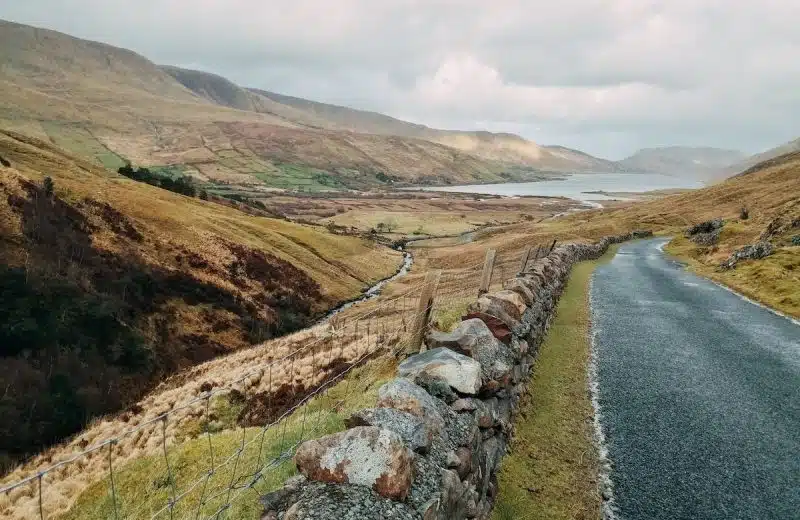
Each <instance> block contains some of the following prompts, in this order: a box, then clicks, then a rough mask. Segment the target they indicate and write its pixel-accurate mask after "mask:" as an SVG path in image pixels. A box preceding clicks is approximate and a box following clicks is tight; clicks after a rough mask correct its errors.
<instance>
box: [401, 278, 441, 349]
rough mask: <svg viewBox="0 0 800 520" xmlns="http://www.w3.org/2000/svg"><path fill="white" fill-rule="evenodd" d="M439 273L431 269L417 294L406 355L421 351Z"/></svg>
mask: <svg viewBox="0 0 800 520" xmlns="http://www.w3.org/2000/svg"><path fill="white" fill-rule="evenodd" d="M441 275H442V272H441V271H431V272H429V273H428V274H426V275H425V285H424V286H423V287H422V293H421V294H420V295H419V303H417V313H416V314H415V316H414V324H413V325H412V329H411V340H410V343H409V345H408V347H407V348H406V354H408V355H411V354H416V353H417V352H421V351H422V340H423V339H424V338H425V330H426V329H427V328H428V321H429V320H430V318H431V312H432V311H433V297H434V296H436V289H437V287H438V285H439V277H440V276H441Z"/></svg>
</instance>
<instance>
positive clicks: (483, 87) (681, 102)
mask: <svg viewBox="0 0 800 520" xmlns="http://www.w3.org/2000/svg"><path fill="white" fill-rule="evenodd" d="M7 4H8V5H5V3H3V4H0V17H3V18H8V19H12V20H15V21H20V22H23V23H32V24H35V25H40V26H45V27H49V28H53V29H57V30H61V31H64V32H67V33H70V34H74V35H76V36H79V37H84V38H91V39H98V40H101V41H105V42H108V43H111V44H114V45H119V46H123V47H127V48H131V49H133V50H136V51H137V52H140V53H142V54H144V55H146V56H148V57H149V58H151V59H153V60H154V61H157V62H159V63H169V64H175V65H183V66H192V67H196V68H201V69H204V70H208V71H211V72H216V73H219V74H222V75H225V76H227V77H229V78H230V79H232V80H234V81H236V82H238V83H241V84H244V85H247V86H255V87H260V88H265V89H270V90H277V91H281V92H285V93H289V94H293V95H299V96H305V97H310V98H314V99H320V100H324V101H330V102H335V103H343V104H349V105H353V106H357V107H362V108H367V109H372V110H379V111H383V112H386V113H389V114H391V115H395V116H400V117H405V118H409V119H412V120H414V121H415V122H421V123H425V124H430V125H436V126H444V127H450V128H488V129H491V130H495V131H514V132H518V133H521V134H523V135H525V136H526V137H529V138H531V139H534V140H536V141H539V142H545V143H558V144H563V145H566V146H572V147H578V148H582V149H585V150H586V151H589V152H591V153H595V154H597V155H601V156H606V157H612V158H617V157H620V156H623V155H625V154H627V153H630V152H632V151H633V150H634V149H636V148H637V147H641V146H658V145H666V144H685V145H711V146H724V147H730V148H739V149H742V150H745V151H751V152H755V151H759V150H760V149H764V148H767V147H770V146H773V145H775V144H778V143H780V142H782V141H787V140H789V139H793V138H795V137H797V135H798V134H800V126H798V123H797V122H798V121H800V94H798V93H799V92H800V59H798V56H800V31H797V30H796V21H797V20H798V19H800V3H798V2H797V1H796V0H760V1H759V2H752V1H751V0H671V1H670V2H663V1H658V0H561V1H559V2H544V1H531V0H494V1H493V2H486V1H483V0H383V1H381V2H375V1H373V0H337V1H336V2H323V1H321V0H273V1H270V2H261V1H258V0H194V1H190V0H117V1H115V2H107V1H103V0H72V1H70V2H62V1H61V0H26V1H25V2H13V3H12V2H10V1H8V2H7Z"/></svg>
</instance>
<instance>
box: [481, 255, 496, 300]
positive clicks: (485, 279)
mask: <svg viewBox="0 0 800 520" xmlns="http://www.w3.org/2000/svg"><path fill="white" fill-rule="evenodd" d="M496 256H497V251H496V250H494V249H490V250H488V251H486V260H484V262H483V274H482V275H481V286H480V288H479V289H478V296H481V295H484V294H486V293H487V292H489V284H491V283H492V271H493V270H494V259H495V257H496Z"/></svg>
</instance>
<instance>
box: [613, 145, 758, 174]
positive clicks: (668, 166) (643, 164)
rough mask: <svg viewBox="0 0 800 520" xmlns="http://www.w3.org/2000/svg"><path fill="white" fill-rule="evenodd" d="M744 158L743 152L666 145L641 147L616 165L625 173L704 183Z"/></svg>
mask: <svg viewBox="0 0 800 520" xmlns="http://www.w3.org/2000/svg"><path fill="white" fill-rule="evenodd" d="M745 157H746V155H745V154H744V153H742V152H740V151H737V150H725V149H721V148H709V147H689V146H669V147H663V148H644V149H642V150H639V151H638V152H636V153H635V154H633V155H632V156H630V157H628V158H627V159H623V160H622V161H619V163H618V164H619V165H620V166H622V167H623V168H625V169H626V170H629V171H642V172H653V173H661V174H665V175H674V176H680V177H692V178H697V179H703V180H708V179H713V178H718V177H719V172H720V171H722V170H724V169H725V168H726V167H728V166H730V165H731V164H733V163H736V162H738V161H741V160H743V159H744V158H745Z"/></svg>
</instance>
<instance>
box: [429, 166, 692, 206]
mask: <svg viewBox="0 0 800 520" xmlns="http://www.w3.org/2000/svg"><path fill="white" fill-rule="evenodd" d="M702 187H703V183H701V182H699V181H693V180H691V179H684V178H681V177H671V176H669V175H659V174H655V173H574V174H570V175H567V176H565V177H564V178H561V179H552V180H546V181H539V182H509V183H502V184H472V185H464V186H431V187H426V188H423V189H424V190H426V191H449V192H459V193H482V194H486V195H504V196H515V195H538V196H543V197H568V198H570V199H575V200H580V201H583V202H588V201H595V200H597V201H602V200H612V199H620V198H621V197H607V196H605V195H601V194H597V193H587V192H593V191H605V192H612V193H613V192H632V193H643V192H646V191H653V190H666V189H679V188H702Z"/></svg>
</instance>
